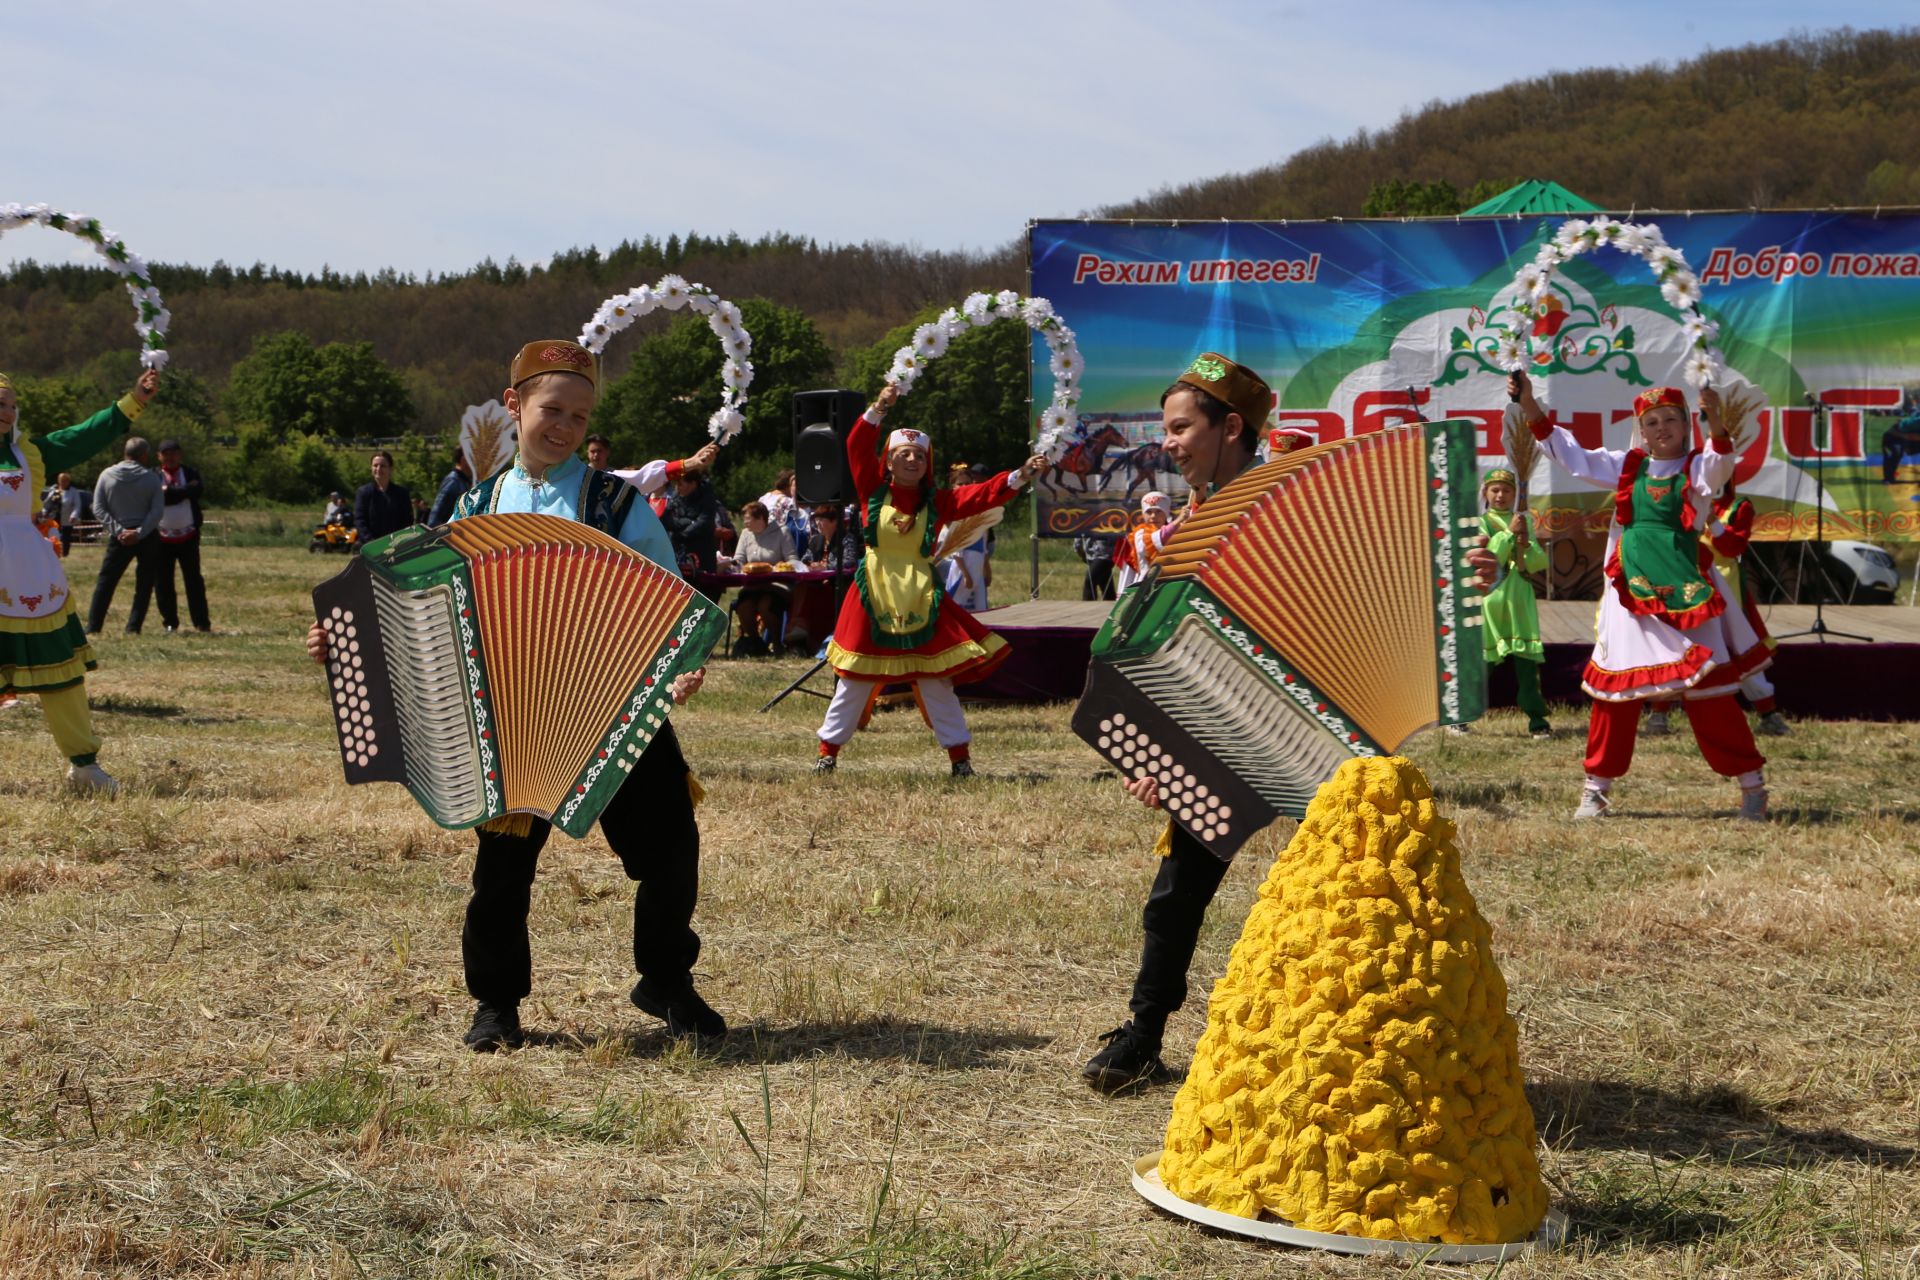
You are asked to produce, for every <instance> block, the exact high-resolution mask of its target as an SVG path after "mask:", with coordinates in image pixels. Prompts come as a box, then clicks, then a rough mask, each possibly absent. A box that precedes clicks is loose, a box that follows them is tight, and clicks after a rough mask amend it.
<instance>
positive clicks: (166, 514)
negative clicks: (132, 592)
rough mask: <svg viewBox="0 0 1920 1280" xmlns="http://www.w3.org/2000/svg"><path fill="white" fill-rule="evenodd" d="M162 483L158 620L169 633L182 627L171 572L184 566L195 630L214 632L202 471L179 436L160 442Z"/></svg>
mask: <svg viewBox="0 0 1920 1280" xmlns="http://www.w3.org/2000/svg"><path fill="white" fill-rule="evenodd" d="M160 484H161V495H162V497H163V498H164V500H165V504H164V506H163V507H162V508H161V512H160V528H159V530H158V531H157V532H156V534H155V535H154V536H155V537H156V538H157V539H158V540H159V552H160V554H159V556H158V557H157V561H156V563H155V566H154V578H153V595H154V603H155V604H157V605H158V606H159V607H160V623H161V625H162V626H164V627H165V628H166V629H167V634H169V635H171V634H173V633H174V632H175V631H178V630H179V629H180V602H179V600H178V598H177V597H175V595H174V593H173V571H174V567H175V566H176V565H177V566H179V569H180V581H181V582H182V584H184V585H185V587H186V589H187V616H188V617H189V618H191V619H192V620H193V629H194V630H195V631H211V630H213V623H212V622H211V621H210V620H209V618H208V616H207V583H206V580H205V579H204V578H202V577H201V576H200V526H201V524H202V523H203V521H204V517H203V516H202V515H201V513H200V490H201V487H202V486H201V483H200V472H199V471H198V470H197V469H196V468H193V467H190V466H188V465H187V464H186V462H185V461H183V460H182V459H181V456H180V442H179V441H178V440H162V441H161V442H160Z"/></svg>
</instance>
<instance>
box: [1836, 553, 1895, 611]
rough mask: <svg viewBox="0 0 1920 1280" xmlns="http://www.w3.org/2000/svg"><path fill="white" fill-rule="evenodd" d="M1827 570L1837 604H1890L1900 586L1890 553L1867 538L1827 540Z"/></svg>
mask: <svg viewBox="0 0 1920 1280" xmlns="http://www.w3.org/2000/svg"><path fill="white" fill-rule="evenodd" d="M1825 560H1826V567H1827V574H1828V577H1829V578H1831V579H1832V582H1833V589H1834V591H1835V593H1836V594H1837V595H1838V599H1837V600H1836V601H1835V603H1837V604H1892V603H1893V595H1894V592H1895V591H1896V590H1898V589H1899V586H1900V573H1899V570H1898V569H1896V568H1895V567H1894V563H1893V557H1892V556H1890V555H1888V554H1887V553H1886V552H1885V551H1882V550H1881V549H1880V548H1879V547H1876V546H1874V545H1873V544H1872V543H1869V542H1853V541H1846V540H1843V541H1840V542H1829V543H1828V544H1827V554H1826V556H1825Z"/></svg>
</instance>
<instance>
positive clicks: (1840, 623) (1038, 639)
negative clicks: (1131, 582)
mask: <svg viewBox="0 0 1920 1280" xmlns="http://www.w3.org/2000/svg"><path fill="white" fill-rule="evenodd" d="M1112 607H1113V606H1112V604H1111V603H1103V602H1099V601H1088V602H1082V601H1079V600H1032V601H1028V602H1026V603H1024V604H1016V605H1009V606H1007V607H1006V608H1004V609H990V610H988V611H986V612H984V613H982V614H979V615H978V616H979V619H980V621H981V622H982V623H984V624H985V625H987V626H988V627H991V628H992V629H993V630H995V631H997V632H999V633H1000V634H1001V635H1002V636H1003V637H1004V638H1005V639H1006V640H1007V642H1008V643H1009V644H1011V645H1012V646H1013V649H1014V653H1013V656H1012V657H1011V658H1010V659H1008V660H1007V662H1006V663H1004V664H1003V665H1002V666H1001V667H1000V668H999V670H997V671H995V672H994V674H993V675H991V676H989V677H988V678H987V679H986V680H983V681H981V682H979V683H978V684H972V685H965V686H962V691H963V692H964V693H966V694H968V695H970V696H976V697H987V698H1010V699H1018V700H1021V701H1053V700H1057V699H1070V698H1077V697H1079V695H1080V690H1081V687H1082V686H1083V685H1084V684H1085V683H1086V676H1087V662H1088V660H1089V650H1090V648H1091V646H1092V643H1093V635H1094V632H1096V631H1098V630H1099V629H1100V624H1101V623H1102V622H1103V621H1104V620H1105V619H1106V616H1107V611H1108V610H1110V609H1111V608H1112ZM1598 607H1599V605H1598V603H1597V602H1596V601H1592V600H1572V601H1568V600H1543V601H1541V602H1540V631H1541V639H1543V640H1544V641H1546V645H1547V661H1546V663H1545V664H1544V666H1543V669H1542V671H1541V684H1542V687H1543V689H1544V691H1545V693H1546V695H1547V697H1548V699H1549V700H1554V701H1566V702H1578V701H1584V700H1585V695H1584V694H1582V693H1581V692H1580V670H1581V668H1582V667H1583V666H1584V665H1585V663H1586V660H1587V655H1588V653H1589V652H1590V651H1591V649H1592V647H1593V615H1594V610H1595V609H1597V608H1598ZM1760 612H1761V616H1762V617H1763V618H1764V619H1765V620H1766V624H1767V628H1768V630H1769V631H1771V632H1772V633H1773V634H1774V635H1775V636H1788V635H1789V633H1792V632H1797V631H1805V630H1807V629H1808V628H1810V627H1812V626H1813V620H1814V607H1813V606H1812V605H1810V604H1805V605H1798V604H1777V605H1767V606H1764V607H1763V608H1762V609H1761V611H1760ZM1825 616H1826V624H1827V627H1828V629H1829V630H1830V631H1846V632H1852V633H1854V634H1857V635H1864V636H1870V637H1872V639H1871V641H1870V642H1867V643H1862V642H1860V641H1857V640H1835V639H1828V640H1826V641H1825V642H1822V641H1821V639H1820V638H1819V637H1817V636H1811V635H1799V636H1792V637H1791V638H1789V639H1784V640H1782V641H1781V646H1780V652H1779V653H1778V654H1777V655H1776V657H1775V659H1774V666H1773V669H1772V671H1771V672H1770V675H1771V677H1772V679H1773V682H1774V684H1775V685H1776V686H1778V688H1779V697H1780V706H1781V709H1782V710H1784V711H1786V712H1788V713H1789V714H1792V715H1806V716H1820V717H1824V718H1828V719H1836V720H1841V719H1863V720H1920V609H1916V608H1913V607H1911V606H1908V605H1898V604H1893V605H1828V606H1827V608H1826V610H1825ZM1512 690H1513V679H1512V674H1511V672H1510V671H1508V670H1506V669H1504V668H1501V667H1496V668H1495V669H1494V672H1493V676H1492V680H1491V684H1490V695H1491V697H1492V699H1493V702H1494V705H1496V706H1505V705H1511V702H1512V697H1513V693H1512Z"/></svg>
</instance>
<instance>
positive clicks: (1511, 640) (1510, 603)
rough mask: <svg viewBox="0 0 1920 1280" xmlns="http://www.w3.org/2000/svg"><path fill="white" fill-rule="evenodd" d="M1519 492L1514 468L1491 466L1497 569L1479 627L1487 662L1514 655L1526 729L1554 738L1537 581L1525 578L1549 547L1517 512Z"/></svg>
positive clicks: (1490, 519) (1483, 522)
mask: <svg viewBox="0 0 1920 1280" xmlns="http://www.w3.org/2000/svg"><path fill="white" fill-rule="evenodd" d="M1518 491H1519V486H1518V482H1517V480H1516V479H1515V477H1514V474H1513V472H1511V471H1508V470H1506V469H1505V468H1504V467H1502V468H1496V469H1495V470H1493V471H1489V472H1488V473H1487V478H1486V479H1485V480H1484V481H1482V482H1481V484H1480V500H1481V501H1482V502H1483V503H1485V504H1486V513H1485V514H1484V515H1482V516H1481V517H1480V531H1481V533H1483V534H1485V535H1486V538H1487V553H1488V554H1489V555H1491V556H1492V557H1493V560H1494V563H1495V565H1496V566H1498V573H1499V581H1498V582H1496V583H1495V584H1494V587H1493V590H1491V591H1489V592H1488V593H1487V599H1486V603H1485V604H1484V605H1483V606H1482V609H1481V614H1482V617H1483V619H1484V621H1483V623H1482V626H1481V629H1480V630H1481V634H1482V635H1483V636H1485V637H1486V655H1487V665H1488V666H1493V665H1495V664H1496V663H1500V662H1505V661H1506V660H1507V659H1508V658H1512V659H1513V660H1514V663H1513V679H1514V686H1515V688H1516V689H1517V690H1518V693H1517V695H1516V698H1515V701H1517V702H1518V703H1519V704H1520V709H1521V710H1522V711H1524V712H1526V713H1527V732H1529V733H1531V734H1532V735H1533V736H1534V737H1536V738H1551V737H1552V736H1553V726H1552V725H1550V724H1548V723H1547V704H1546V701H1545V699H1543V698H1542V697H1541V696H1540V663H1541V661H1542V660H1543V659H1544V658H1545V656H1546V654H1545V650H1544V648H1543V647H1542V645H1541V643H1540V610H1539V609H1538V607H1537V606H1536V605H1535V603H1534V595H1533V584H1532V583H1531V582H1529V581H1527V575H1528V574H1530V573H1538V572H1540V571H1541V570H1542V569H1544V568H1546V567H1547V552H1546V548H1544V547H1542V546H1541V545H1540V544H1539V543H1538V542H1535V541H1534V540H1533V538H1532V537H1531V536H1530V531H1529V528H1528V525H1529V521H1528V519H1527V517H1526V515H1525V514H1521V515H1515V514H1514V513H1513V500H1514V497H1515V495H1516V494H1517V493H1518Z"/></svg>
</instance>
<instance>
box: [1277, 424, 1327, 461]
mask: <svg viewBox="0 0 1920 1280" xmlns="http://www.w3.org/2000/svg"><path fill="white" fill-rule="evenodd" d="M1316 443H1318V442H1317V441H1316V440H1314V438H1313V433H1312V432H1311V431H1301V430H1299V429H1298V428H1296V427H1275V428H1274V429H1273V430H1272V431H1269V432H1267V452H1268V453H1270V454H1273V455H1274V456H1275V457H1278V456H1279V455H1281V454H1283V453H1292V452H1293V451H1294V450H1295V449H1307V448H1311V447H1312V446H1313V445H1314V444H1316Z"/></svg>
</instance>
